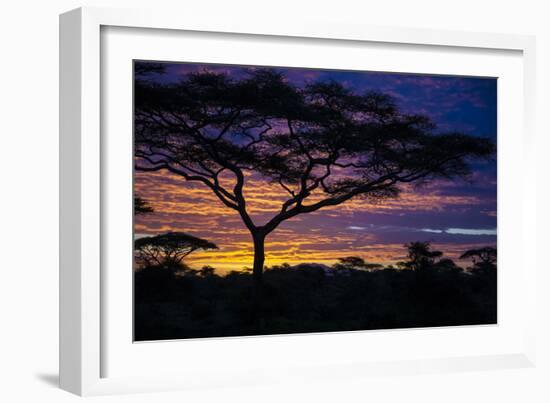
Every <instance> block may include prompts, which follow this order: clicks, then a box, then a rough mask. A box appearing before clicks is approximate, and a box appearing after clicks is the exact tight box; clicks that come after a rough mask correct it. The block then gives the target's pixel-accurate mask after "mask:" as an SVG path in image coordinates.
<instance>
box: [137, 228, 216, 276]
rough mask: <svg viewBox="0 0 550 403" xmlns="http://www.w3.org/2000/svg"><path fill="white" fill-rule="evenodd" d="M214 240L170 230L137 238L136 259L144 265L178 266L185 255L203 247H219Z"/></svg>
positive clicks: (206, 248)
mask: <svg viewBox="0 0 550 403" xmlns="http://www.w3.org/2000/svg"><path fill="white" fill-rule="evenodd" d="M217 248H218V247H217V246H216V245H215V244H213V243H212V242H208V241H206V240H204V239H201V238H197V237H194V236H192V235H189V234H186V233H184V232H168V233H166V234H162V235H156V236H153V237H144V238H139V239H136V241H135V242H134V249H135V251H136V259H137V261H138V262H140V263H141V265H142V266H159V267H164V268H177V267H179V266H180V264H181V262H182V260H183V258H184V257H186V256H187V255H189V254H190V253H192V252H194V251H196V250H199V249H202V250H208V249H217Z"/></svg>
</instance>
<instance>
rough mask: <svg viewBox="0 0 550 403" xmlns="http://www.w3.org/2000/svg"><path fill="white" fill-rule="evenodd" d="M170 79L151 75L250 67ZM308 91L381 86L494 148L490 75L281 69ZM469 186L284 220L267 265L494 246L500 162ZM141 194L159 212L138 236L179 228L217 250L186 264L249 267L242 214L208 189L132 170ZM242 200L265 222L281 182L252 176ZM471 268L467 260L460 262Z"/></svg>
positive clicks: (413, 108) (484, 167)
mask: <svg viewBox="0 0 550 403" xmlns="http://www.w3.org/2000/svg"><path fill="white" fill-rule="evenodd" d="M166 66H167V71H166V74H164V75H151V76H149V78H148V79H151V80H159V81H162V82H168V81H176V80H179V79H181V78H182V76H183V75H185V74H186V73H189V72H192V71H215V72H224V73H226V74H228V75H229V76H231V77H234V78H239V77H243V76H245V75H246V74H247V70H246V68H243V67H236V66H221V65H204V64H182V63H171V64H167V65H166ZM277 70H279V71H281V72H282V73H283V74H284V75H285V76H286V77H287V78H288V80H289V81H290V82H292V83H293V84H295V85H297V86H302V85H304V84H306V83H308V82H312V81H317V80H337V81H339V82H341V83H342V84H343V85H344V86H346V87H348V88H350V89H352V90H353V91H354V92H357V93H362V92H364V91H366V90H377V91H381V92H383V93H386V94H389V95H392V96H393V97H394V98H395V101H396V103H397V105H398V106H399V107H400V108H401V109H402V110H403V111H405V112H408V113H421V114H425V115H427V116H429V117H430V118H431V119H432V120H433V121H434V122H435V123H436V124H437V127H438V128H437V130H438V131H441V132H445V131H460V132H463V133H465V134H469V135H475V136H480V137H488V138H491V139H493V140H494V141H495V142H496V131H497V129H496V126H497V81H496V79H492V78H470V77H444V76H426V75H411V74H396V73H391V74H390V73H373V72H349V71H328V70H312V69H297V68H280V69H277ZM473 167H474V169H473V171H474V172H473V175H472V178H471V181H470V182H466V181H463V180H455V181H452V182H450V181H437V182H431V183H429V184H427V185H426V186H424V187H422V188H419V189H418V188H414V187H412V186H411V187H408V188H404V189H405V191H404V192H403V194H402V195H401V196H400V197H399V198H398V199H393V200H386V201H384V202H382V203H380V204H372V203H371V202H368V201H365V200H362V199H352V200H351V201H349V202H347V203H344V204H342V205H339V206H336V207H332V208H328V209H324V210H321V211H317V212H315V213H310V214H303V215H299V216H297V217H294V218H292V219H291V220H289V221H286V222H284V223H283V224H282V225H281V226H280V227H279V228H277V229H276V230H275V232H273V233H272V234H270V235H269V237H268V238H267V240H266V262H265V264H266V266H271V265H274V264H281V263H284V262H286V263H289V264H291V265H293V264H297V263H305V262H316V263H324V264H327V265H330V264H332V263H334V262H335V261H336V260H337V259H338V258H339V257H345V256H360V257H363V258H364V259H365V260H366V261H368V262H372V263H383V264H390V263H395V262H396V261H399V260H403V259H404V257H405V253H406V250H405V248H404V246H403V244H404V243H406V242H411V241H431V242H432V243H433V245H434V246H435V247H436V248H437V249H439V250H442V251H443V252H444V253H445V256H447V257H450V258H452V259H454V260H455V261H456V262H457V263H459V262H458V261H457V260H456V258H457V257H458V255H460V254H461V253H462V252H464V251H465V250H467V249H470V248H472V247H477V246H487V245H495V244H496V222H497V218H496V209H497V208H496V191H497V179H496V176H497V173H496V159H495V160H494V161H492V162H483V163H476V164H474V165H473ZM135 193H136V194H137V195H139V196H140V197H142V198H143V199H145V200H147V201H148V202H149V203H150V204H151V205H152V207H153V208H154V210H155V212H154V213H153V214H148V215H140V216H136V220H135V234H136V237H141V236H146V235H156V234H160V233H163V232H167V231H182V232H186V233H189V234H191V235H194V236H198V237H201V238H204V239H207V240H209V241H211V242H214V243H215V244H217V245H218V247H219V250H214V251H208V252H195V253H193V254H191V255H189V256H188V257H187V258H186V260H185V262H186V263H187V264H188V265H190V266H191V267H193V268H197V269H198V268H200V267H202V266H204V265H211V266H213V267H215V268H216V269H218V270H219V271H220V272H226V271H229V270H241V269H242V268H243V267H245V266H247V267H251V266H252V256H253V255H252V254H253V252H252V243H251V237H250V234H249V233H248V231H247V229H246V228H245V226H244V224H243V223H242V222H241V219H240V217H239V216H238V213H237V212H235V211H234V210H231V209H228V208H227V207H225V206H224V205H223V204H222V203H221V202H220V201H219V200H218V199H217V198H216V197H215V196H214V195H213V194H212V193H211V191H210V190H209V189H208V188H206V187H204V186H201V185H197V184H190V183H186V182H185V181H184V179H183V178H180V177H178V176H174V175H171V174H169V173H167V172H166V171H157V172H136V173H135ZM245 196H246V197H247V201H248V206H249V207H250V212H251V215H252V218H253V220H254V221H255V222H256V223H257V224H261V223H264V222H266V221H267V220H268V219H269V218H271V217H272V216H273V215H274V213H275V212H277V211H278V210H280V206H281V203H282V201H284V200H285V199H286V197H285V194H284V192H283V191H282V190H281V189H280V188H279V187H278V186H277V185H270V184H268V183H267V182H266V181H265V180H263V179H262V178H261V177H260V176H258V175H257V174H256V175H249V176H248V177H247V181H246V185H245ZM464 263H469V262H464Z"/></svg>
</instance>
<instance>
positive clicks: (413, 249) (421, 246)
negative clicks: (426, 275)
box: [399, 242, 443, 270]
mask: <svg viewBox="0 0 550 403" xmlns="http://www.w3.org/2000/svg"><path fill="white" fill-rule="evenodd" d="M405 247H406V248H407V256H408V258H409V260H408V261H406V262H400V263H399V265H400V266H402V267H404V268H409V269H413V270H422V269H425V268H429V267H434V264H435V262H436V260H437V259H439V258H440V257H441V256H442V255H443V252H441V251H438V250H432V249H431V245H430V242H410V243H408V244H405Z"/></svg>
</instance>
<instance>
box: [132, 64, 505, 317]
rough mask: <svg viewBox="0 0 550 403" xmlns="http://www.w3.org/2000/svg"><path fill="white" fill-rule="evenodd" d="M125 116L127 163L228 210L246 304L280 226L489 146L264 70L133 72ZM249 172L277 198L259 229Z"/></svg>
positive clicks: (374, 98)
mask: <svg viewBox="0 0 550 403" xmlns="http://www.w3.org/2000/svg"><path fill="white" fill-rule="evenodd" d="M139 66H140V64H139V63H137V64H136V69H142V70H146V69H144V68H142V67H139ZM148 73H150V72H149V71H148ZM134 119H135V122H134V123H135V125H134V127H135V160H136V170H139V171H158V170H167V171H169V172H171V173H173V174H176V175H179V176H180V177H182V178H183V179H185V180H186V181H189V182H194V183H199V184H202V185H203V186H205V187H206V188H209V189H210V190H211V191H212V192H213V194H214V195H215V196H216V197H217V198H218V199H219V200H220V201H221V203H223V205H225V206H226V207H227V208H228V209H232V210H234V211H236V212H237V213H238V214H239V215H240V217H241V219H242V222H243V223H244V225H245V226H246V228H247V229H248V230H249V232H250V234H251V238H252V243H253V247H254V261H253V277H254V283H255V286H254V295H255V305H258V306H259V305H260V303H261V298H262V274H263V272H264V261H265V240H266V237H267V236H268V235H269V234H270V233H271V232H273V231H274V230H275V229H276V228H277V227H278V226H279V225H280V224H281V223H282V222H284V221H286V220H289V219H291V218H293V217H296V216H298V215H300V214H307V213H312V212H315V211H318V210H321V209H324V208H327V207H332V206H337V205H339V204H342V203H345V202H347V201H349V200H351V199H352V198H356V197H363V198H367V199H370V200H373V201H378V200H382V199H385V198H395V197H398V195H399V193H400V191H401V185H403V184H410V183H414V184H422V183H425V182H427V181H430V180H433V179H441V178H442V179H451V178H454V177H467V176H468V174H469V173H470V167H469V162H470V161H471V160H472V159H478V158H488V157H490V156H491V155H492V154H493V152H494V149H495V148H494V144H493V143H492V142H491V141H490V140H489V139H484V138H479V137H473V136H468V135H465V134H461V133H456V132H453V133H445V134H443V133H439V132H437V131H436V127H435V125H434V124H433V123H432V122H431V121H430V119H429V118H428V117H426V116H423V115H418V114H408V113H404V112H403V111H400V110H399V109H398V107H397V106H396V104H395V103H394V101H393V99H392V98H391V97H390V96H388V95H385V94H382V93H378V92H366V93H363V94H358V93H355V92H353V91H352V90H350V89H348V88H346V87H344V86H343V85H342V84H340V83H338V82H335V81H330V82H322V81H319V82H316V83H312V84H308V85H305V86H303V87H300V86H296V85H294V84H292V83H290V82H289V81H288V80H287V79H286V77H285V76H284V75H283V74H282V73H279V72H277V71H275V70H270V69H252V70H250V71H248V73H247V74H246V75H245V76H244V77H242V78H238V79H235V78H231V77H229V76H228V75H226V74H217V73H210V72H200V73H191V74H188V75H186V76H185V78H183V79H182V80H181V81H179V82H177V83H166V84H163V83H159V82H155V80H149V79H146V77H144V76H142V78H140V79H138V80H135V116H134ZM250 175H257V176H261V177H262V178H264V179H265V180H267V181H269V182H271V183H273V184H277V185H278V186H279V187H280V189H281V192H283V193H284V194H285V195H286V196H287V198H286V200H285V201H284V202H282V203H281V205H280V209H279V210H278V212H277V213H275V214H274V215H273V216H272V217H271V218H270V219H269V220H268V221H267V222H265V223H263V224H259V223H258V222H255V221H254V220H253V218H252V217H251V215H250V211H249V208H248V206H247V199H246V197H245V192H244V188H245V185H246V181H247V179H248V178H249V176H250ZM258 309H261V308H258Z"/></svg>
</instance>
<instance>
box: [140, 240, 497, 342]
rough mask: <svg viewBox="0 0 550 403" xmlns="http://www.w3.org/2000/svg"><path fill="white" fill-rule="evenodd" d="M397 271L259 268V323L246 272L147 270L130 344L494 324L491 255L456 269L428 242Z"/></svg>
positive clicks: (341, 266) (488, 251)
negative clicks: (261, 274) (261, 285)
mask: <svg viewBox="0 0 550 403" xmlns="http://www.w3.org/2000/svg"><path fill="white" fill-rule="evenodd" d="M407 248H408V259H407V260H406V261H404V262H400V263H398V265H397V266H398V267H391V266H390V267H382V266H379V265H373V264H368V263H365V262H364V261H363V260H362V259H360V258H357V257H350V258H345V259H341V260H340V262H339V263H338V264H335V265H333V266H332V267H327V266H323V265H318V264H302V265H298V266H294V267H291V266H288V265H283V266H274V267H271V268H266V270H265V275H264V295H263V298H262V306H261V307H260V308H259V311H260V312H261V315H260V318H259V319H258V316H257V313H258V309H257V308H258V307H254V306H253V304H252V303H251V301H253V276H252V274H251V272H250V271H248V272H247V271H244V272H231V273H229V274H228V275H226V276H223V277H222V276H219V275H217V274H216V272H215V269H214V268H212V267H209V266H205V267H204V268H203V269H201V270H191V269H189V268H188V267H186V266H185V264H184V263H182V262H181V261H179V262H178V263H177V264H175V263H170V262H168V263H167V262H163V263H162V264H154V263H153V264H151V263H147V264H146V265H145V266H143V268H141V269H139V270H137V271H136V273H135V284H134V286H135V322H134V323H135V340H136V341H143V340H166V339H184V338H199V337H223V336H244V335H258V334H284V333H304V332H326V331H349V330H369V329H390V328H412V327H433V326H455V325H476V324H492V323H496V320H497V294H496V293H497V287H496V286H497V281H496V275H497V274H496V250H495V249H494V248H482V249H477V250H470V251H467V252H465V253H464V255H463V256H462V257H463V258H464V259H471V262H472V263H471V265H470V267H468V268H467V269H462V268H460V267H458V266H456V265H455V263H454V262H453V261H451V260H450V259H445V258H443V257H442V254H441V252H438V251H433V250H431V249H430V245H429V244H428V243H421V242H413V243H411V244H408V245H407Z"/></svg>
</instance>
